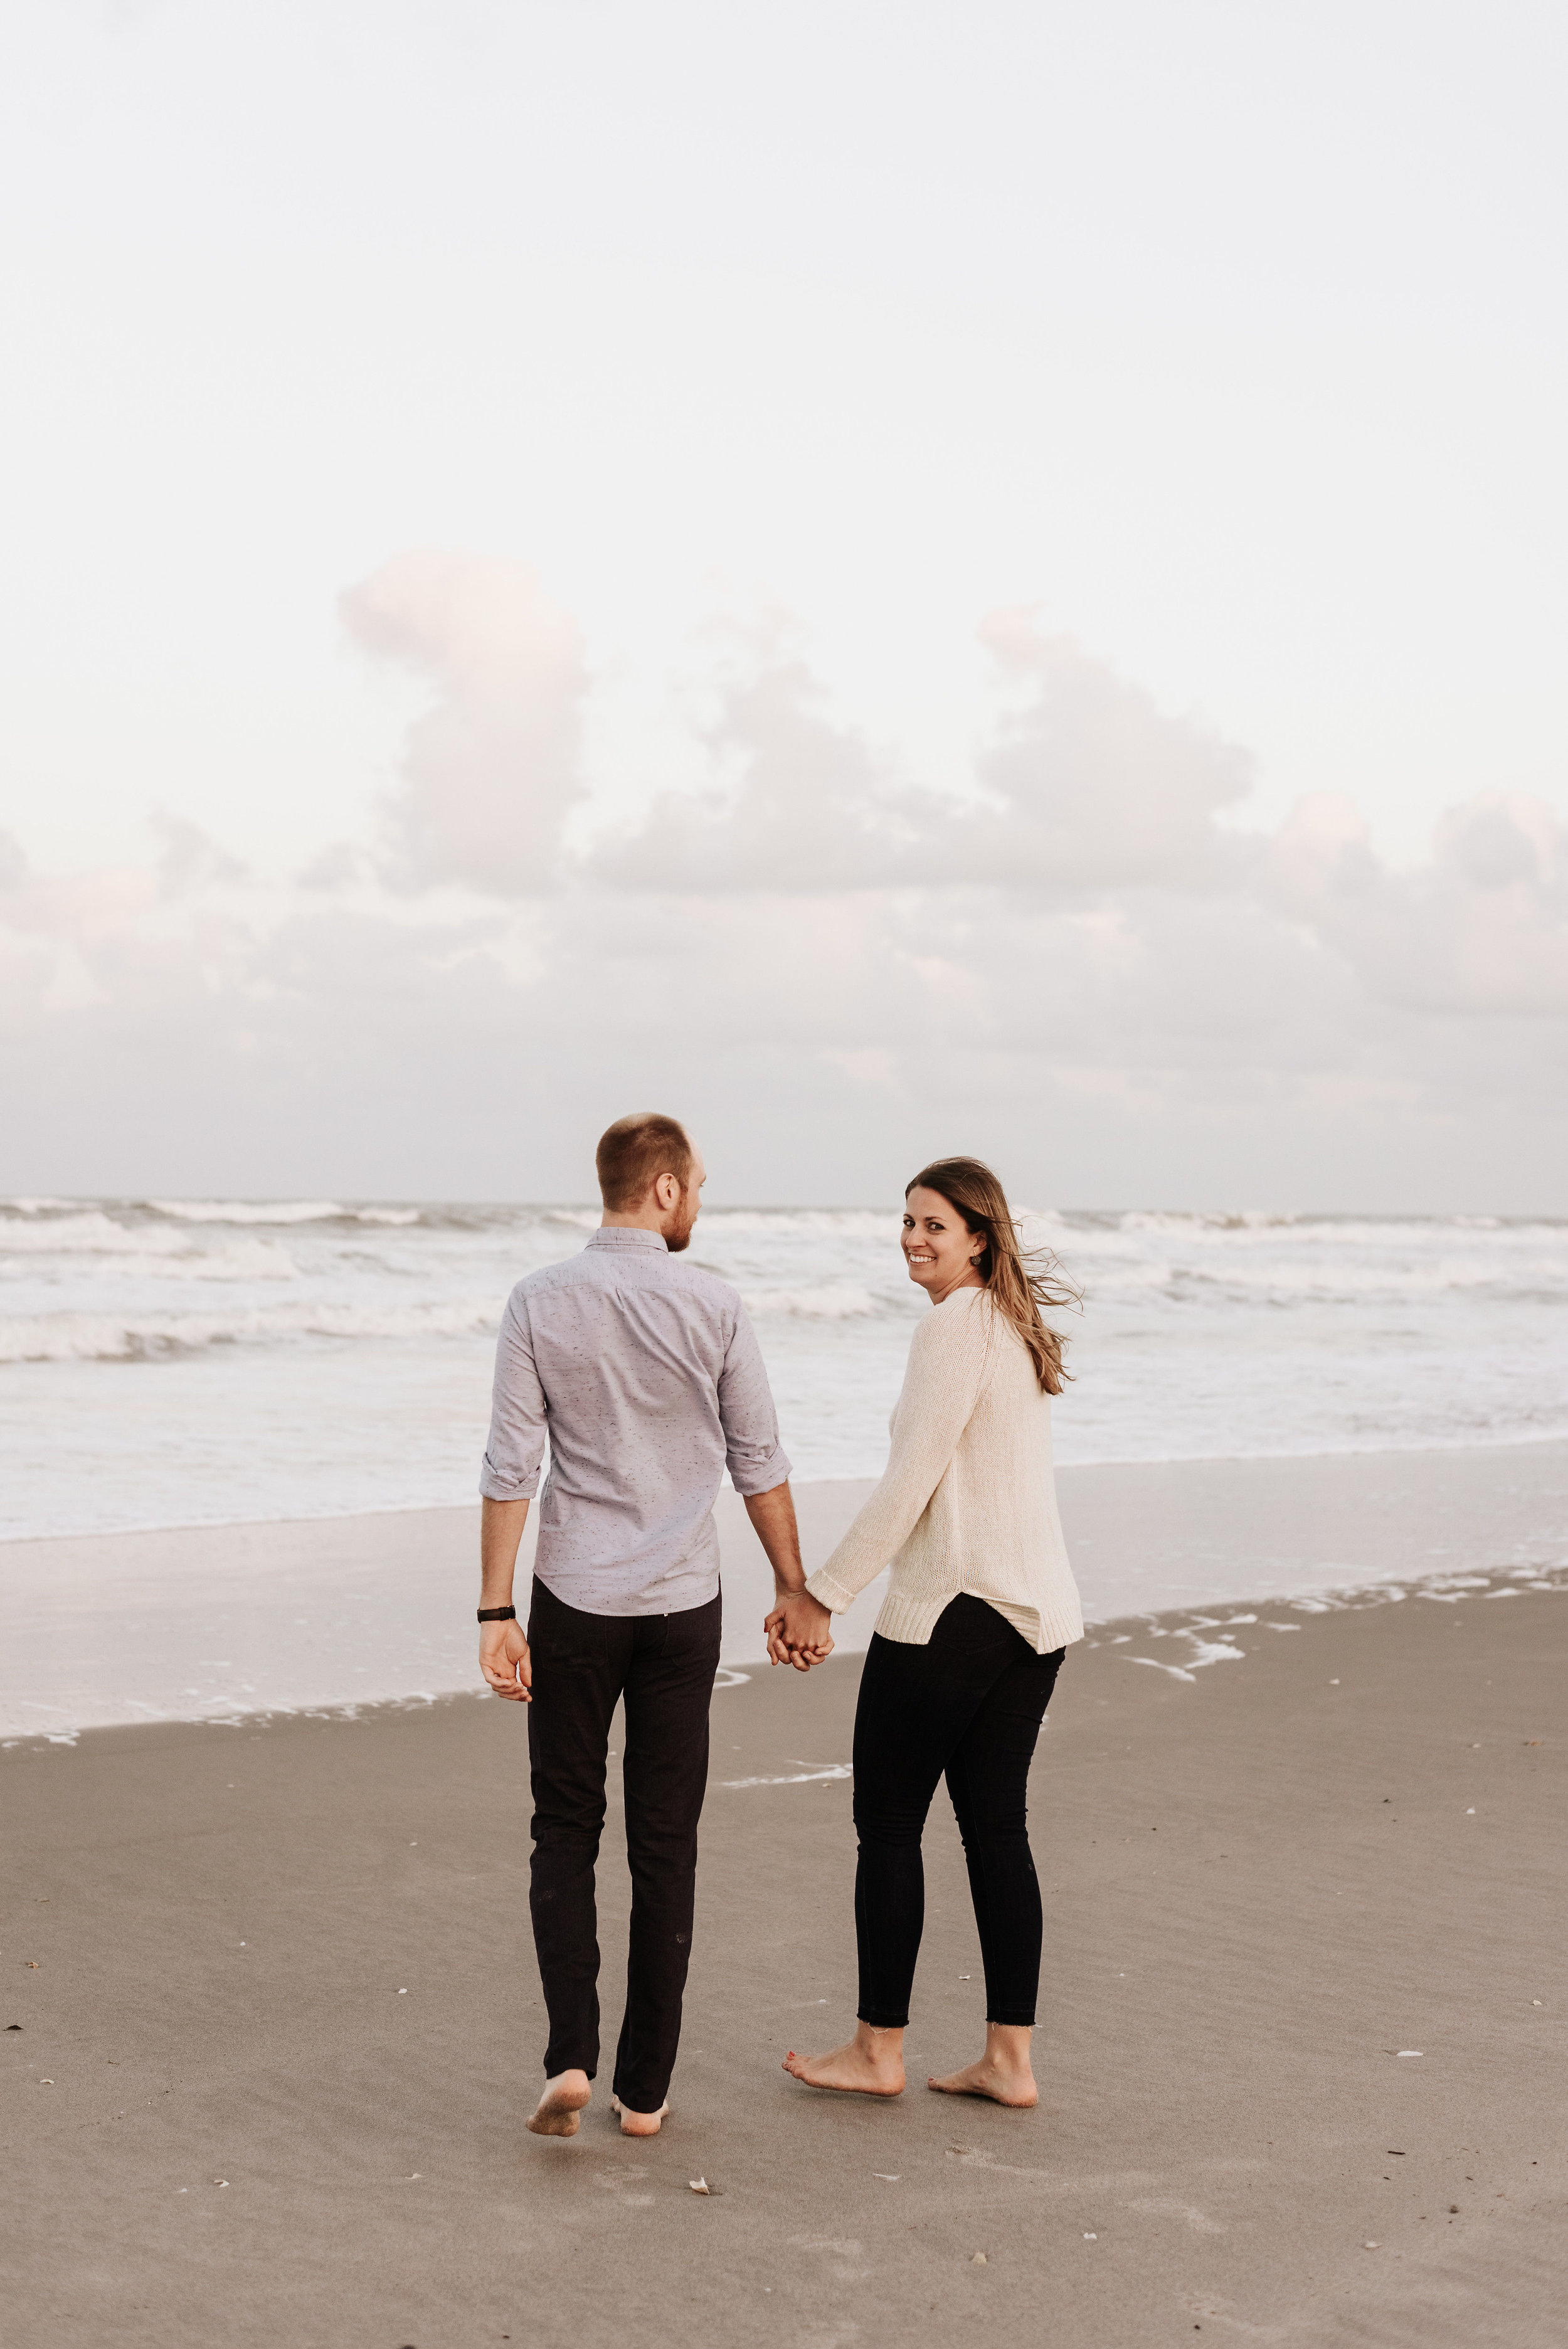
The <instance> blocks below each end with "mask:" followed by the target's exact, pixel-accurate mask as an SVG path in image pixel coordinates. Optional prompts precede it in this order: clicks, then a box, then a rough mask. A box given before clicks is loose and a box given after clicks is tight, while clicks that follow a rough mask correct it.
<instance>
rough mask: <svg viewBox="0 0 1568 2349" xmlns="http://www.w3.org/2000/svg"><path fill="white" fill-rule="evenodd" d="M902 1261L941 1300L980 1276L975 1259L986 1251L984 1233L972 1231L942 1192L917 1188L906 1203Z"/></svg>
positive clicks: (913, 1275)
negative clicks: (950, 1292) (954, 1289)
mask: <svg viewBox="0 0 1568 2349" xmlns="http://www.w3.org/2000/svg"><path fill="white" fill-rule="evenodd" d="M901 1246H902V1247H903V1260H904V1262H905V1264H907V1265H908V1267H909V1277H910V1278H911V1280H914V1281H918V1282H919V1284H920V1286H921V1288H923V1289H926V1290H928V1291H929V1292H930V1294H931V1295H932V1296H934V1297H935V1298H937V1299H942V1298H943V1297H944V1296H945V1295H946V1294H947V1292H948V1290H949V1289H951V1288H957V1287H958V1286H959V1284H960V1283H961V1282H963V1281H965V1280H967V1279H969V1278H970V1277H971V1276H972V1275H973V1277H974V1278H975V1279H976V1280H978V1279H979V1277H980V1276H979V1273H978V1271H977V1270H976V1269H975V1259H976V1258H977V1257H981V1256H983V1255H984V1254H985V1236H984V1234H983V1233H980V1232H972V1231H971V1230H970V1229H969V1226H968V1225H967V1224H966V1223H965V1220H964V1218H963V1216H961V1215H960V1214H959V1212H958V1210H957V1208H956V1207H954V1206H952V1205H951V1204H950V1203H949V1202H948V1201H947V1200H946V1199H944V1197H943V1195H942V1194H941V1192H940V1191H926V1190H922V1189H918V1188H917V1189H915V1190H913V1191H912V1192H911V1193H910V1195H909V1196H908V1198H907V1199H906V1200H905V1201H904V1203H903V1236H902V1239H901Z"/></svg>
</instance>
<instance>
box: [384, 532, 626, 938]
mask: <svg viewBox="0 0 1568 2349" xmlns="http://www.w3.org/2000/svg"><path fill="white" fill-rule="evenodd" d="M341 610H342V615H343V620H344V624H345V626H346V628H347V630H348V632H349V634H350V636H353V638H354V639H355V641H356V643H357V644H359V645H360V646H361V647H363V648H364V649H365V650H366V652H368V653H372V654H374V655H376V656H377V657H380V658H382V659H386V660H391V661H396V662H398V663H400V664H401V665H402V666H404V667H407V668H410V669H412V670H414V671H415V672H416V673H417V674H418V675H419V676H420V677H423V678H428V680H429V681H430V683H431V684H432V685H433V686H434V687H435V688H436V702H435V706H434V708H433V709H429V710H428V711H427V712H426V714H425V715H424V716H423V717H421V718H419V719H416V721H415V723H414V724H413V726H412V727H411V728H410V729H409V731H408V738H407V744H406V746H405V750H404V756H403V762H402V774H401V778H400V782H399V786H398V789H397V792H395V793H394V794H393V796H392V798H391V800H390V802H388V805H387V819H388V823H389V827H390V831H391V835H392V841H393V851H394V858H393V864H392V868H391V872H390V874H389V877H390V878H392V879H393V880H394V881H395V882H397V883H399V884H401V885H405V886H413V887H418V886H421V885H429V884H438V883H442V882H457V883H460V884H463V885H467V886H468V887H470V888H475V889H482V890H485V891H487V892H490V893H491V894H494V895H500V896H521V895H528V894H529V893H531V892H532V891H536V890H539V889H542V888H544V887H546V886H548V885H549V883H550V880H551V877H552V868H553V865H554V862H555V857H556V854H557V850H558V848H559V845H560V839H561V827H562V821H563V819H564V817H565V815H566V813H567V812H568V810H569V809H570V808H571V807H572V805H573V802H575V801H576V800H578V799H579V798H580V797H581V796H582V792H583V783H582V777H581V772H580V762H581V757H582V717H583V695H584V692H585V690H586V686H587V678H586V673H585V669H584V666H583V645H582V639H581V636H580V634H579V632H578V629H577V626H576V625H575V623H574V622H573V620H572V619H571V618H570V617H569V616H567V615H566V614H565V613H564V612H562V610H561V609H560V607H559V606H558V605H555V604H553V603H552V601H551V599H550V597H549V596H548V595H546V594H545V592H544V590H543V588H542V586H541V585H540V583H539V581H538V580H537V579H536V578H535V576H534V574H533V573H532V572H531V571H530V570H528V569H526V568H525V567H524V566H523V565H522V564H517V563H506V562H500V561H497V560H493V559H490V558H484V557H480V556H476V555H469V554H443V553H439V552H434V551H428V550H425V551H415V552H411V553H408V554H399V555H396V556H394V558H393V559H392V561H391V562H389V563H386V564H382V566H381V568H380V569H379V570H378V571H377V572H375V573H374V574H372V576H371V577H370V578H368V579H366V580H364V581H362V582H361V584H360V585H358V586H356V587H351V588H350V589H349V590H348V591H347V593H346V595H344V597H343V599H342V605H341Z"/></svg>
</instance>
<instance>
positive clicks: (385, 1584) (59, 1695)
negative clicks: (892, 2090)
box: [0, 1443, 1568, 1740]
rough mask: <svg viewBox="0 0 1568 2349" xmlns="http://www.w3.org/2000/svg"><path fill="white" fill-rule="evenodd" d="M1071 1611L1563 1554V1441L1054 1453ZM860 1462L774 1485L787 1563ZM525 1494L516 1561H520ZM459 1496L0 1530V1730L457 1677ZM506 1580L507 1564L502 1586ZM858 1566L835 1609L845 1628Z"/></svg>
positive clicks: (732, 1599) (753, 1654)
mask: <svg viewBox="0 0 1568 2349" xmlns="http://www.w3.org/2000/svg"><path fill="white" fill-rule="evenodd" d="M1057 1484H1058V1489H1059V1492H1060V1495H1061V1506H1062V1522H1063V1526H1064V1527H1065V1529H1066V1533H1067V1537H1068V1553H1069V1555H1070V1556H1071V1557H1072V1560H1073V1565H1074V1568H1075V1570H1076V1572H1077V1575H1078V1584H1079V1588H1080V1589H1081V1590H1082V1592H1083V1599H1084V1609H1085V1612H1086V1614H1087V1615H1088V1617H1089V1618H1090V1619H1095V1620H1099V1621H1101V1622H1104V1621H1106V1620H1109V1619H1110V1618H1112V1617H1115V1616H1119V1615H1130V1614H1132V1613H1134V1612H1135V1611H1138V1610H1140V1609H1146V1608H1147V1609H1160V1608H1169V1607H1174V1606H1178V1605H1181V1604H1185V1605H1189V1606H1196V1605H1211V1606H1212V1605H1216V1604H1220V1603H1222V1602H1233V1601H1236V1600H1239V1599H1246V1598H1247V1597H1249V1596H1252V1595H1255V1594H1257V1593H1259V1592H1265V1593H1266V1592H1275V1593H1284V1594H1298V1593H1301V1592H1304V1591H1333V1590H1342V1589H1346V1588H1353V1587H1354V1586H1355V1585H1357V1584H1358V1583H1366V1582H1370V1581H1373V1580H1379V1581H1388V1580H1396V1581H1397V1580H1399V1579H1400V1578H1418V1577H1422V1576H1428V1575H1431V1574H1436V1573H1442V1572H1445V1571H1450V1572H1451V1571H1453V1570H1455V1569H1456V1568H1466V1567H1470V1568H1477V1567H1479V1568H1498V1567H1501V1568H1508V1567H1522V1566H1525V1565H1528V1564H1532V1563H1542V1564H1551V1563H1553V1562H1554V1561H1563V1562H1568V1444H1561V1443H1544V1444H1508V1445H1497V1446H1493V1447H1490V1448H1486V1447H1480V1446H1477V1447H1474V1448H1471V1449H1469V1450H1463V1451H1455V1452H1369V1453H1341V1454H1329V1455H1327V1456H1326V1457H1322V1458H1315V1457H1305V1458H1301V1459H1294V1460H1179V1461H1166V1462H1145V1463H1140V1464H1131V1465H1127V1464H1124V1465H1120V1466H1101V1467H1079V1468H1064V1469H1062V1470H1061V1471H1060V1472H1059V1474H1058V1478H1057ZM871 1490H872V1485H871V1484H870V1483H869V1482H863V1481H862V1482H857V1481H853V1480H851V1479H841V1480H838V1481H830V1482H826V1483H820V1484H811V1483H808V1484H802V1485H797V1487H796V1504H797V1506H798V1508H799V1516H800V1537H801V1546H802V1548H803V1551H804V1554H805V1557H806V1562H807V1566H808V1569H810V1568H815V1567H817V1566H820V1564H821V1563H822V1561H823V1559H824V1558H826V1557H827V1556H828V1553H829V1552H830V1549H831V1548H832V1547H833V1545H834V1543H835V1542H836V1541H837V1540H838V1538H839V1537H840V1535H841V1533H842V1532H843V1531H844V1529H845V1527H846V1526H848V1525H849V1523H850V1521H851V1518H852V1517H853V1516H854V1514H855V1511H856V1510H857V1509H858V1508H859V1506H860V1505H861V1501H862V1500H864V1498H865V1496H866V1495H867V1494H868V1493H869V1492H871ZM714 1514H715V1518H716V1521H717V1526H718V1535H719V1543H720V1547H721V1550H722V1553H723V1558H724V1584H725V1642H724V1651H725V1657H726V1661H727V1662H729V1663H732V1664H739V1665H744V1664H746V1663H748V1662H751V1661H760V1660H761V1658H762V1657H763V1655H764V1654H765V1652H766V1651H765V1648H764V1644H763V1640H762V1629H761V1627H762V1619H763V1617H764V1615H765V1614H766V1613H767V1611H768V1609H769V1606H770V1605H771V1604H772V1589H773V1586H772V1579H771V1577H770V1575H769V1570H768V1565H767V1561H766V1559H765V1558H764V1557H763V1555H762V1551H761V1548H760V1546H759V1545H758V1540H757V1537H756V1535H755V1534H754V1533H753V1532H752V1530H751V1527H750V1526H749V1525H748V1522H747V1518H746V1513H745V1510H744V1508H743V1506H742V1505H741V1503H740V1502H739V1500H738V1498H737V1497H736V1495H734V1494H733V1493H731V1492H728V1491H725V1492H722V1493H721V1494H720V1495H719V1497H718V1503H717V1507H716V1509H715V1512H714ZM536 1532H537V1513H535V1512H531V1513H530V1523H529V1527H528V1531H527V1533H526V1534H525V1536H524V1548H523V1553H522V1561H521V1562H522V1565H523V1567H524V1568H525V1569H526V1568H529V1567H530V1566H531V1560H532V1554H533V1545H534V1538H535V1535H536ZM478 1556H479V1511H478V1509H477V1508H471V1509H469V1508H461V1509H458V1508H453V1509H407V1510H392V1511H386V1512H382V1513H378V1514H373V1515H368V1516H354V1517H324V1518H315V1519H308V1518H307V1519H304V1520H300V1521H296V1522H294V1523H284V1524H271V1525H269V1524H253V1525H234V1526H181V1527H173V1528H168V1529H163V1530H159V1531H152V1532H142V1533H124V1534H95V1535H91V1536H85V1537H56V1538H54V1539H52V1540H47V1541H14V1542H0V1620H3V1621H4V1622H5V1641H4V1643H3V1644H0V1740H4V1739H5V1738H9V1737H14V1736H19V1735H26V1734H29V1733H33V1734H36V1733H43V1732H49V1731H53V1732H54V1733H57V1734H58V1735H63V1736H69V1735H71V1734H73V1733H75V1732H76V1731H77V1730H79V1729H87V1728H104V1727H108V1726H112V1725H114V1724H116V1723H130V1722H134V1721H145V1720H149V1719H152V1720H170V1719H172V1720H201V1719H202V1718H207V1719H218V1718H222V1717H223V1716H226V1715H242V1714H243V1713H266V1712H273V1711H280V1712H299V1711H303V1710H304V1709H305V1708H306V1707H308V1706H313V1705H333V1704H347V1703H350V1702H383V1701H385V1700H387V1699H390V1698H395V1697H409V1696H418V1695H424V1696H432V1695H445V1694H450V1693H455V1692H457V1691H459V1690H461V1689H468V1688H471V1687H472V1686H473V1685H474V1682H475V1678H476V1674H475V1666H474V1647H473V1625H472V1620H471V1617H470V1613H469V1606H470V1600H471V1597H472V1593H473V1590H474V1587H475V1577H476V1563H475V1562H476V1560H477V1558H478ZM520 1589H521V1584H520ZM877 1604H878V1597H877V1591H876V1588H875V1587H874V1586H873V1588H872V1589H871V1590H868V1591H867V1592H865V1593H864V1595H863V1596H862V1598H861V1600H860V1602H859V1604H858V1605H857V1606H856V1607H855V1609H853V1611H852V1612H851V1614H850V1615H849V1616H847V1617H845V1618H843V1619H841V1623H840V1626H839V1639H840V1643H841V1647H842V1648H843V1649H844V1650H845V1651H854V1650H858V1649H863V1648H864V1646H865V1643H866V1640H867V1639H868V1638H869V1637H870V1634H871V1628H872V1622H873V1621H874V1619H875V1616H876V1609H877Z"/></svg>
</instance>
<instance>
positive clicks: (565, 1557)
mask: <svg viewBox="0 0 1568 2349" xmlns="http://www.w3.org/2000/svg"><path fill="white" fill-rule="evenodd" d="M547 1437H548V1439H549V1444H550V1473H549V1475H547V1476H546V1478H545V1480H544V1492H543V1495H542V1499H541V1501H540V1504H539V1552H538V1556H537V1557H536V1559H535V1561H534V1569H533V1570H534V1572H535V1573H536V1574H537V1575H538V1577H539V1578H540V1580H541V1581H542V1583H544V1584H545V1585H546V1587H547V1588H549V1589H551V1590H552V1591H553V1592H554V1594H555V1596H556V1598H557V1599H563V1600H564V1601H565V1603H566V1604H567V1606H568V1607H580V1608H583V1609H585V1610H586V1611H587V1612H588V1613H589V1614H593V1615H674V1614H676V1613H678V1612H680V1611H681V1610H683V1609H686V1608H688V1607H702V1606H705V1605H706V1604H707V1601H708V1600H709V1599H712V1598H713V1597H715V1595H716V1594H717V1589H718V1536H717V1531H716V1530H715V1527H714V1523H713V1516H712V1510H713V1504H714V1500H715V1497H716V1495H717V1492H718V1486H719V1479H720V1477H721V1475H723V1472H724V1470H725V1469H726V1468H728V1470H729V1477H730V1482H731V1484H732V1485H734V1486H735V1489H736V1491H737V1492H738V1493H770V1492H771V1491H772V1490H773V1487H774V1486H775V1485H781V1484H782V1483H783V1482H784V1480H785V1478H786V1477H787V1476H788V1475H789V1461H788V1460H787V1459H786V1457H785V1455H784V1452H783V1449H782V1447H781V1446H780V1444H779V1420H778V1414H777V1413H776V1412H775V1411H774V1408H773V1397H772V1394H771V1393H770V1392H769V1385H768V1373H767V1371H765V1370H764V1368H763V1366H762V1354H761V1350H760V1349H759V1348H758V1343H757V1337H756V1333H755V1331H754V1330H753V1329H752V1327H751V1324H750V1322H749V1320H748V1319H747V1314H746V1308H745V1307H744V1305H742V1303H741V1301H740V1298H739V1295H738V1291H737V1290H735V1289H733V1288H731V1287H730V1286H729V1283H728V1282H727V1281H725V1280H720V1279H718V1278H717V1277H716V1276H715V1275H714V1274H713V1273H711V1272H705V1271H703V1270H702V1268H701V1267H700V1266H698V1265H694V1264H688V1263H687V1262H686V1259H685V1258H684V1257H678V1256H672V1255H671V1254H670V1252H669V1250H668V1248H666V1247H665V1243H664V1241H663V1239H662V1238H661V1237H660V1236H659V1234H658V1233H657V1232H649V1231H643V1230H640V1229H638V1228H636V1227H635V1226H624V1225H612V1226H609V1227H607V1228H605V1229H602V1230H600V1231H596V1232H595V1233H594V1234H593V1237H592V1239H590V1241H589V1243H588V1245H587V1247H585V1248H584V1249H583V1253H582V1254H581V1256H575V1257H570V1258H568V1260H567V1262H566V1263H564V1264H552V1265H549V1266H547V1267H546V1268H545V1269H544V1270H543V1271H542V1272H531V1273H530V1274H529V1275H528V1277H527V1278H526V1279H525V1280H520V1281H519V1282H518V1284H517V1287H516V1288H514V1289H513V1290H512V1292H511V1297H510V1298H509V1299H507V1305H506V1311H505V1312H504V1314H503V1315H502V1317H501V1325H500V1339H499V1340H498V1342H497V1345H496V1361H495V1397H494V1402H493V1406H492V1413H491V1419H490V1444H489V1446H488V1448H487V1450H486V1453H485V1460H484V1470H483V1473H482V1475H480V1492H481V1493H483V1494H484V1495H486V1496H487V1498H489V1499H490V1500H493V1501H516V1500H521V1499H524V1498H527V1497H531V1495H533V1494H534V1493H535V1492H537V1491H538V1488H539V1472H540V1464H541V1463H542V1459H543V1456H544V1446H545V1441H546V1438H547Z"/></svg>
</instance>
